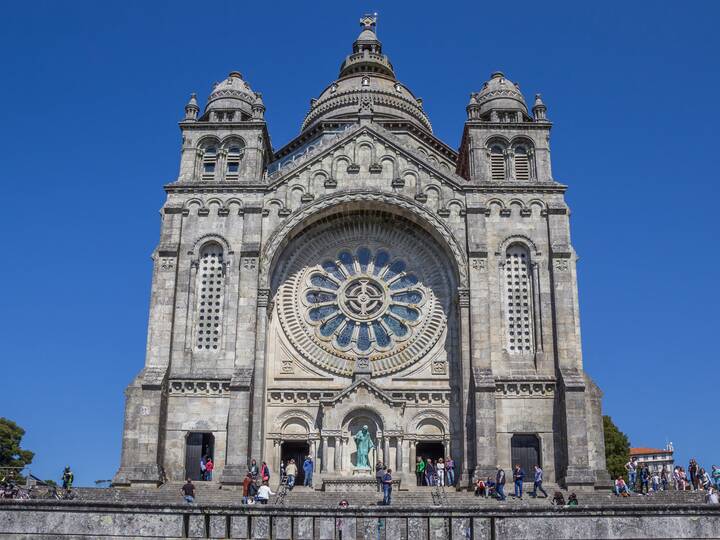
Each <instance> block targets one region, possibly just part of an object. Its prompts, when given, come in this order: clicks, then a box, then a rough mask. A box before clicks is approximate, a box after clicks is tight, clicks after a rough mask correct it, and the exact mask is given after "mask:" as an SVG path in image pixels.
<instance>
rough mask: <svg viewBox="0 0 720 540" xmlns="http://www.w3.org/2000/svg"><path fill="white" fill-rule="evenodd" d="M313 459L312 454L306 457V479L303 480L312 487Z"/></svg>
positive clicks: (304, 483) (304, 468)
mask: <svg viewBox="0 0 720 540" xmlns="http://www.w3.org/2000/svg"><path fill="white" fill-rule="evenodd" d="M313 468H314V465H313V460H312V458H311V457H310V456H306V457H305V461H304V462H303V472H304V473H305V479H304V480H303V486H305V487H308V486H310V487H312V483H313Z"/></svg>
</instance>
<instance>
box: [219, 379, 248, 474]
mask: <svg viewBox="0 0 720 540" xmlns="http://www.w3.org/2000/svg"><path fill="white" fill-rule="evenodd" d="M252 375H253V370H252V368H238V369H236V370H235V373H234V375H233V378H232V380H231V381H230V411H229V413H228V439H227V454H226V456H225V463H226V464H225V468H224V469H223V472H222V476H221V478H220V479H221V481H222V483H223V484H241V483H242V481H243V479H244V478H245V474H246V473H247V471H248V469H249V463H250V462H249V460H248V450H249V442H250V396H251V391H252Z"/></svg>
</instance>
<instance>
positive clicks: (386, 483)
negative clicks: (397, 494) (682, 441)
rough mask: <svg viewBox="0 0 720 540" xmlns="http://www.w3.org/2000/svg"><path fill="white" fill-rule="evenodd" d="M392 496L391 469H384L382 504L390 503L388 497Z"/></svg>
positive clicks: (387, 504)
mask: <svg viewBox="0 0 720 540" xmlns="http://www.w3.org/2000/svg"><path fill="white" fill-rule="evenodd" d="M391 497H392V469H387V470H386V471H385V476H383V504H384V505H385V506H389V505H390V499H391Z"/></svg>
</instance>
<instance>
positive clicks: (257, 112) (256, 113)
mask: <svg viewBox="0 0 720 540" xmlns="http://www.w3.org/2000/svg"><path fill="white" fill-rule="evenodd" d="M252 112H253V119H254V120H263V119H264V118H265V102H264V101H263V98H262V94H261V93H260V92H255V103H253V105H252Z"/></svg>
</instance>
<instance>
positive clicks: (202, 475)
mask: <svg viewBox="0 0 720 540" xmlns="http://www.w3.org/2000/svg"><path fill="white" fill-rule="evenodd" d="M205 463H206V461H205V454H203V455H202V456H201V457H200V480H205V470H206V469H205Z"/></svg>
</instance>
